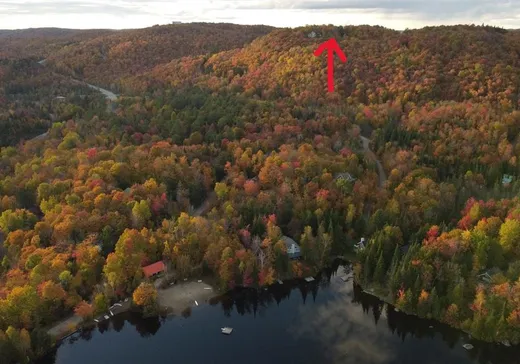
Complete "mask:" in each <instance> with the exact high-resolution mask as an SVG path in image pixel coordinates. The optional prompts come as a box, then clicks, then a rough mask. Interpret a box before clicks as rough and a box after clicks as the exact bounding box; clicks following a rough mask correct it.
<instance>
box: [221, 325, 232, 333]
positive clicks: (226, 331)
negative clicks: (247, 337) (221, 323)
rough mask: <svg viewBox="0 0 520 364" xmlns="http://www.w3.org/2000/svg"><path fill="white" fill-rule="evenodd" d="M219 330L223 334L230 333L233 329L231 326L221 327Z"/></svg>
mask: <svg viewBox="0 0 520 364" xmlns="http://www.w3.org/2000/svg"><path fill="white" fill-rule="evenodd" d="M220 331H221V332H222V333H223V334H225V335H231V333H232V332H233V329H232V328H231V327H221V328H220Z"/></svg>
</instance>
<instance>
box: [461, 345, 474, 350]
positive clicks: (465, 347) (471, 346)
mask: <svg viewBox="0 0 520 364" xmlns="http://www.w3.org/2000/svg"><path fill="white" fill-rule="evenodd" d="M462 347H463V348H464V349H466V350H471V349H473V345H471V344H464V345H462Z"/></svg>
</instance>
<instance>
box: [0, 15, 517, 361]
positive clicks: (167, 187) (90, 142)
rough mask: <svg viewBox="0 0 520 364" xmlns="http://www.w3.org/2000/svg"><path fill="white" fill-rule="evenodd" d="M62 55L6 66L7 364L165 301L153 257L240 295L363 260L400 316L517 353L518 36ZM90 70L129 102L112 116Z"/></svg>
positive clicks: (64, 51) (136, 48)
mask: <svg viewBox="0 0 520 364" xmlns="http://www.w3.org/2000/svg"><path fill="white" fill-rule="evenodd" d="M190 27H191V28H190ZM212 27H214V28H212ZM193 29H197V31H193ZM174 31H175V32H176V34H177V35H178V36H176V37H170V38H169V42H170V43H168V45H166V46H165V45H164V44H161V43H162V41H163V40H164V37H165V36H162V35H161V34H163V33H164V34H170V33H172V32H174ZM311 32H314V35H316V36H311V35H310V34H311ZM219 34H220V35H219ZM76 36H77V35H76ZM209 36H213V37H216V38H218V39H221V41H222V43H215V42H213V41H211V39H209V38H208V37H209ZM35 37H37V35H35ZM71 37H72V35H71ZM331 37H334V38H335V39H336V40H337V41H338V42H339V44H340V46H341V47H342V49H343V50H344V52H345V53H346V54H347V56H348V62H347V63H339V62H338V64H336V72H335V74H336V76H335V77H336V92H334V93H327V92H326V91H327V79H326V77H327V73H326V67H325V64H326V60H325V58H316V57H314V56H313V54H312V53H313V51H314V50H315V49H316V48H317V47H318V45H319V44H320V43H321V42H323V41H324V40H327V39H329V38H331ZM10 41H11V42H12V40H10ZM193 41H195V44H197V46H196V47H195V48H192V49H191V50H187V49H186V44H187V43H193ZM2 42H3V40H2V38H1V37H0V47H1V46H2V44H3V43H2ZM28 42H30V44H37V42H36V41H35V40H34V39H32V40H30V41H28ZM139 42H142V43H143V44H141V43H139ZM138 43H139V44H138ZM56 44H60V43H58V41H48V42H41V44H40V48H39V49H38V48H35V49H33V50H32V51H31V52H33V54H30V55H28V56H26V57H19V58H9V57H4V59H3V60H2V61H1V63H0V79H2V83H1V84H2V90H1V91H0V92H1V93H0V100H2V101H5V102H2V103H0V128H2V133H1V134H0V147H1V149H0V242H1V249H0V259H1V267H0V351H1V352H2V353H7V354H6V356H5V357H6V358H8V359H7V360H8V361H7V362H10V361H12V362H16V361H18V362H28V361H30V360H31V359H32V358H35V357H37V356H39V355H41V353H42V352H44V351H45V350H46V348H48V347H49V346H50V345H52V338H50V337H49V336H48V335H47V334H46V329H47V328H48V327H49V326H51V325H52V324H53V323H54V322H56V321H58V320H60V319H62V318H66V317H68V316H70V315H73V314H76V315H79V316H81V317H83V318H84V319H85V320H89V319H91V318H92V317H94V316H95V315H97V314H99V313H102V312H105V311H106V309H107V307H109V306H110V305H111V304H112V303H113V302H116V301H118V300H120V299H122V298H125V297H133V300H134V302H135V303H136V304H138V305H141V306H148V305H153V304H154V301H155V297H156V291H155V288H153V285H149V284H147V282H146V281H147V280H146V279H145V278H144V276H143V271H142V267H143V266H145V265H147V264H150V263H154V262H157V261H159V260H162V261H164V262H165V263H167V265H168V266H169V267H170V269H171V270H172V271H173V272H174V273H175V274H176V275H178V277H198V276H200V275H201V274H211V275H212V276H213V277H215V279H216V280H217V281H218V284H219V285H220V287H221V288H222V289H230V288H233V287H235V286H238V285H240V286H246V287H259V286H262V285H269V284H272V283H273V282H275V281H276V280H277V279H285V278H290V277H306V276H309V275H313V274H315V273H317V272H318V271H319V270H320V269H322V268H323V267H324V266H327V265H328V264H329V263H330V261H331V259H332V258H334V257H338V256H340V257H344V256H348V257H354V256H355V258H354V259H355V261H356V262H357V264H356V265H355V271H356V279H357V281H358V282H359V283H360V284H362V286H363V287H364V288H366V289H371V290H373V291H374V292H375V293H376V294H377V295H378V296H380V297H382V298H385V299H386V300H387V301H389V302H391V303H394V304H395V305H396V306H397V307H398V308H399V309H401V310H403V311H405V312H408V313H413V314H416V315H418V316H420V317H427V318H434V319H436V320H439V321H442V322H445V323H448V324H450V325H451V326H454V327H458V328H461V329H463V330H465V331H467V332H470V333H471V334H472V335H473V336H474V337H476V338H479V339H482V340H486V341H497V342H510V343H512V344H517V343H519V342H520V240H519V239H518V236H519V235H520V200H519V198H518V197H517V196H518V192H519V190H520V182H519V181H518V176H519V175H520V170H519V166H518V161H517V158H518V157H519V156H520V144H519V139H518V138H519V136H518V134H519V133H518V132H519V131H520V111H519V106H520V103H519V102H520V100H519V86H520V79H519V77H520V76H519V74H520V58H519V56H520V33H519V32H517V31H506V30H504V29H500V28H494V27H487V26H450V27H429V28H423V29H418V30H406V31H403V32H398V31H394V30H390V29H385V28H382V27H369V26H357V27H353V26H346V27H338V26H308V27H302V28H296V29H270V28H267V27H263V28H262V27H257V28H254V27H253V28H251V27H242V26H235V25H225V24H224V25H222V24H218V25H208V24H193V25H189V26H188V25H184V24H182V25H168V26H161V27H154V28H148V29H144V30H138V31H121V32H116V33H115V34H109V35H106V34H105V35H103V34H102V35H99V34H89V35H88V37H87V39H83V40H78V39H77V38H76V39H75V40H74V41H71V43H70V44H69V45H64V46H63V47H62V48H61V49H60V50H59V51H58V52H53V54H52V56H49V58H48V62H46V63H45V65H42V64H39V63H38V62H37V61H38V60H40V59H41V58H44V57H47V54H46V52H48V50H49V47H51V46H52V47H54V46H56ZM38 52H39V53H38ZM118 52H119V53H118ZM35 54H36V55H37V56H35ZM103 55H105V56H106V57H105V56H103ZM78 79H79V80H83V79H85V80H87V81H88V82H91V83H94V84H96V85H100V86H102V87H103V86H104V87H107V88H111V89H112V90H113V91H115V92H118V93H121V96H120V97H119V98H118V100H117V101H116V103H115V105H113V106H114V107H113V108H112V110H113V112H110V111H109V110H107V108H106V105H105V104H104V101H103V98H102V96H101V95H100V94H97V93H95V91H93V90H91V89H88V88H86V87H85V86H84V85H83V84H81V82H79V83H78V82H76V81H75V80H78ZM96 82H97V83H96ZM58 96H62V98H59V100H60V101H59V102H56V97H58ZM4 130H5V131H7V132H6V133H4ZM45 132H47V133H46V134H45V136H44V137H37V138H33V137H35V136H37V135H41V134H42V133H45ZM361 137H365V138H368V139H369V140H370V142H369V148H370V149H369V150H367V149H366V148H364V146H363V142H362V139H361ZM31 138H32V139H31ZM371 151H372V152H371ZM376 160H377V161H380V162H381V165H382V168H383V170H384V172H385V176H386V177H387V178H385V179H383V180H382V181H380V177H381V176H379V174H378V169H377V166H376ZM345 176H348V177H347V178H345ZM380 182H382V183H380ZM284 236H288V237H291V238H292V239H294V240H296V241H297V242H298V244H299V245H300V246H301V252H302V257H301V259H299V260H291V259H289V258H288V255H287V248H286V245H285V243H284V240H283V238H284ZM362 237H364V238H365V239H366V248H365V249H361V250H360V251H358V252H357V253H356V252H355V248H354V245H355V244H356V243H357V242H359V240H360V239H361V238H362Z"/></svg>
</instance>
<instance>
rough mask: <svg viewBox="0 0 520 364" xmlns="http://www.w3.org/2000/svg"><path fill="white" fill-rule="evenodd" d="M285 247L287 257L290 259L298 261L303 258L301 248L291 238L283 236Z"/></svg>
mask: <svg viewBox="0 0 520 364" xmlns="http://www.w3.org/2000/svg"><path fill="white" fill-rule="evenodd" d="M282 239H283V241H284V243H285V246H286V247H287V255H288V256H289V259H298V258H300V257H301V254H302V253H301V249H300V246H299V245H298V244H297V243H296V242H295V241H294V240H293V239H291V238H290V237H288V236H285V235H284V236H283V237H282Z"/></svg>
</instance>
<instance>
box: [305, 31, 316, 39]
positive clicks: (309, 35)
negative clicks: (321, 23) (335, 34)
mask: <svg viewBox="0 0 520 364" xmlns="http://www.w3.org/2000/svg"><path fill="white" fill-rule="evenodd" d="M307 36H308V37H309V38H316V36H317V34H316V32H314V31H312V32H310V33H309V34H308V35H307Z"/></svg>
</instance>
